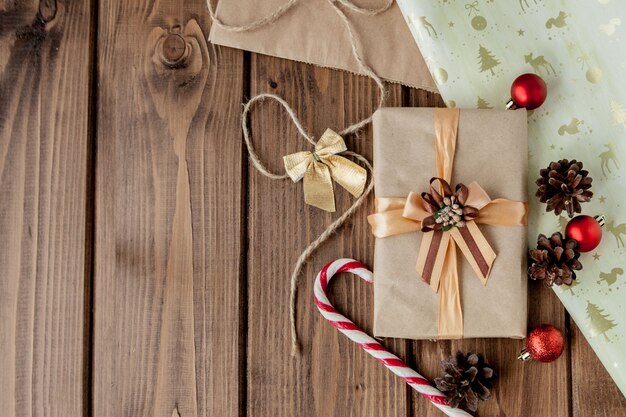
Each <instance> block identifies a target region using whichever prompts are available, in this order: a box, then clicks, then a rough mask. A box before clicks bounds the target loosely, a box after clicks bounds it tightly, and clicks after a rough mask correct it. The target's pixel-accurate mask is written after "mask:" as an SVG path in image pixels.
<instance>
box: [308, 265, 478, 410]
mask: <svg viewBox="0 0 626 417" xmlns="http://www.w3.org/2000/svg"><path fill="white" fill-rule="evenodd" d="M340 272H351V273H353V274H355V275H357V276H359V277H361V278H362V279H363V280H365V281H366V282H369V283H371V282H372V272H371V271H370V270H369V269H367V267H366V266H365V265H363V264H362V263H360V262H358V261H355V260H354V259H337V260H336V261H333V262H331V263H329V264H328V265H326V266H325V267H324V268H323V269H322V270H321V271H320V273H319V274H317V277H315V287H314V295H315V304H316V305H317V308H318V309H319V311H320V313H322V316H324V317H325V318H326V320H328V321H329V322H330V324H332V325H333V326H334V327H336V328H337V330H339V331H340V332H341V333H343V334H345V335H346V336H348V338H349V339H350V340H352V341H353V342H355V343H356V344H357V345H359V346H361V347H362V348H363V349H365V351H366V352H367V353H369V354H370V355H372V356H373V357H374V358H376V359H377V360H378V361H379V362H382V363H383V365H385V366H386V367H387V368H389V370H390V371H391V372H393V373H394V374H396V375H397V376H399V377H400V378H401V379H402V380H404V381H405V382H406V383H407V384H409V385H410V386H411V388H413V389H414V390H415V391H417V392H419V393H420V394H421V395H422V396H424V397H426V398H428V399H429V400H430V401H431V402H432V403H433V405H434V406H435V407H437V408H439V409H440V410H441V411H443V412H444V413H445V414H446V415H448V416H450V417H471V414H468V413H466V412H465V411H463V410H461V409H458V408H452V407H450V406H449V405H448V404H447V403H446V401H445V398H446V396H445V395H444V394H442V393H441V391H439V390H438V389H437V388H435V387H434V386H432V385H431V383H430V382H429V381H428V380H427V379H426V378H424V377H423V376H421V375H420V374H418V373H417V372H415V371H414V370H413V369H411V368H409V367H408V366H407V365H406V364H405V363H404V362H403V361H402V360H401V359H400V358H398V357H397V356H396V355H394V354H393V353H391V352H389V351H388V350H387V349H386V348H385V347H384V346H383V345H381V344H380V343H378V342H377V341H376V340H375V339H374V338H372V337H370V336H369V335H368V334H367V333H365V332H364V331H363V330H361V329H360V328H359V327H358V326H357V325H356V324H354V323H353V322H352V321H350V320H348V319H347V318H346V317H345V316H343V315H342V314H340V313H339V312H338V311H337V310H336V309H335V307H333V306H332V305H331V304H330V301H328V296H327V293H326V289H327V288H328V282H329V281H330V279H331V278H332V277H333V276H334V275H335V274H338V273H340Z"/></svg>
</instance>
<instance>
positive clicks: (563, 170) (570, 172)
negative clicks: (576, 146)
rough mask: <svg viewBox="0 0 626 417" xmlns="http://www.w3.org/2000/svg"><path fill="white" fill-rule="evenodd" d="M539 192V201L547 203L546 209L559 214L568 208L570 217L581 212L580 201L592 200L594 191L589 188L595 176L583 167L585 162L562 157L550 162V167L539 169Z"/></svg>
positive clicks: (537, 194)
mask: <svg viewBox="0 0 626 417" xmlns="http://www.w3.org/2000/svg"><path fill="white" fill-rule="evenodd" d="M539 173H540V174H541V177H540V178H539V179H537V182H536V184H537V185H538V186H539V189H538V190H537V193H536V194H535V195H536V196H537V197H539V201H541V202H542V203H547V204H548V206H547V207H546V211H553V210H554V214H556V215H557V216H558V215H559V214H561V212H562V211H563V210H567V214H568V215H569V217H573V216H574V213H580V211H581V208H580V203H586V202H588V201H589V200H591V197H592V196H593V193H592V192H591V191H590V190H589V189H590V188H591V182H592V181H593V178H591V177H589V171H586V170H584V169H583V163H582V162H578V161H576V160H575V159H572V160H571V161H569V160H567V159H561V160H560V161H559V162H550V165H549V166H548V168H545V169H542V170H541V171H539Z"/></svg>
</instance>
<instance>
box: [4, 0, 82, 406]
mask: <svg viewBox="0 0 626 417" xmlns="http://www.w3.org/2000/svg"><path fill="white" fill-rule="evenodd" d="M91 8H92V2H90V1H79V2H69V3H68V2H59V3H58V4H57V2H56V1H41V2H39V1H20V2H12V1H2V2H0V195H2V198H0V352H1V354H0V369H2V377H0V410H2V412H1V414H2V415H3V416H33V415H46V416H80V415H83V413H84V412H86V407H87V399H86V397H85V395H84V394H85V393H86V385H85V382H86V379H85V377H86V372H87V370H86V366H87V360H88V357H89V351H88V346H87V338H88V329H86V326H87V325H88V323H89V320H88V319H86V317H87V310H86V309H85V302H86V300H85V294H86V291H88V288H89V285H88V283H89V265H90V260H89V259H88V251H86V248H85V245H86V244H87V246H90V242H89V241H88V240H89V236H88V233H87V232H86V231H87V222H88V218H87V216H88V213H87V199H86V195H87V194H86V192H87V186H88V183H89V169H90V167H89V163H88V158H89V154H90V151H89V148H90V140H89V128H88V126H89V89H90V73H91V69H92V65H91V53H92V49H91V39H90V33H91V31H92V20H91ZM86 283H87V285H86Z"/></svg>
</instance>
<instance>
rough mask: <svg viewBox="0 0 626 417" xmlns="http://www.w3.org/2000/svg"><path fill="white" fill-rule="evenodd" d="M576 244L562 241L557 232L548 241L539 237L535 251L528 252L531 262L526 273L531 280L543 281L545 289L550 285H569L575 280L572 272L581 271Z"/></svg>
mask: <svg viewBox="0 0 626 417" xmlns="http://www.w3.org/2000/svg"><path fill="white" fill-rule="evenodd" d="M577 247H578V242H576V241H575V240H573V239H564V238H563V235H562V234H561V233H559V232H556V233H554V234H553V235H552V236H551V237H550V239H548V238H547V237H545V236H544V235H539V238H538V239H537V249H533V250H530V251H528V254H529V255H530V259H531V261H532V263H531V266H530V268H528V273H529V275H530V278H531V279H536V280H540V281H543V283H544V285H545V286H546V287H551V286H552V284H556V285H561V284H566V285H571V284H572V282H573V281H574V280H575V279H576V273H575V272H574V271H580V270H581V269H583V265H582V264H581V263H580V261H579V260H578V257H579V256H580V253H579V252H578V251H577V250H576V248H577Z"/></svg>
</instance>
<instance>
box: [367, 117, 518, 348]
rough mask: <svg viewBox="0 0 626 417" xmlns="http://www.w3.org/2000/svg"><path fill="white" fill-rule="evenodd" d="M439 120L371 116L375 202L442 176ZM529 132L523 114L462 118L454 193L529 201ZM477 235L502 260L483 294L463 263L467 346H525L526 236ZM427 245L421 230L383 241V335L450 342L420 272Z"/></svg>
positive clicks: (379, 328) (378, 293)
mask: <svg viewBox="0 0 626 417" xmlns="http://www.w3.org/2000/svg"><path fill="white" fill-rule="evenodd" d="M435 113H436V110H435V109H430V108H384V109H381V110H379V111H378V112H376V114H375V115H374V121H373V128H374V166H375V167H376V169H375V172H374V182H375V192H376V199H377V202H380V200H381V198H382V199H384V198H406V197H407V195H408V194H409V192H418V193H420V192H422V191H427V189H428V185H429V180H430V179H431V178H432V177H435V176H436V173H437V170H436V167H435V151H436V145H435V123H434V118H435ZM526 126H527V119H526V111H525V110H517V111H505V110H461V111H460V115H459V118H458V134H457V141H456V151H455V156H454V163H453V168H452V177H451V180H452V181H451V184H452V185H453V186H454V184H457V183H459V182H462V183H464V184H466V185H469V184H470V183H471V182H473V181H476V182H477V183H478V184H480V185H481V186H482V188H483V189H484V190H485V191H486V192H487V194H488V195H489V197H491V198H492V199H496V198H506V199H509V200H514V201H518V202H524V201H526V196H527V185H526V182H527V181H526V179H527V175H528V172H527V160H528V151H527V131H526ZM520 204H521V203H520ZM372 217H373V216H370V222H371V219H372ZM478 226H479V229H480V231H481V232H482V233H483V235H484V236H485V238H486V240H487V241H488V243H489V244H490V245H491V247H492V248H493V250H494V251H495V253H496V255H497V257H496V259H495V261H494V263H493V266H492V269H491V274H490V276H489V279H488V281H487V283H486V285H483V282H482V281H481V280H480V279H479V278H478V277H477V276H476V275H475V273H474V270H473V269H472V268H471V267H470V265H469V264H468V262H467V260H466V259H465V258H464V256H463V255H462V254H460V253H459V254H457V265H458V276H459V287H460V293H461V297H460V299H461V310H462V315H463V337H464V338H475V337H510V338H523V337H524V336H525V335H526V326H527V325H526V320H527V282H528V278H527V273H526V227H524V226H494V225H487V224H479V225H478ZM423 236H424V233H423V232H421V231H416V232H414V233H404V234H399V235H394V236H389V237H384V238H377V239H376V248H375V260H374V314H375V316H374V333H375V335H376V336H381V337H400V338H409V339H437V338H448V337H445V336H442V335H441V334H439V332H438V310H439V307H438V306H439V301H440V300H439V295H438V294H437V293H435V292H434V291H433V290H432V289H431V287H430V286H429V285H428V284H426V283H425V282H423V281H422V279H421V277H420V275H419V274H418V273H417V271H416V261H417V257H418V249H419V247H420V243H421V240H422V239H423ZM457 250H458V249H457Z"/></svg>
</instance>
